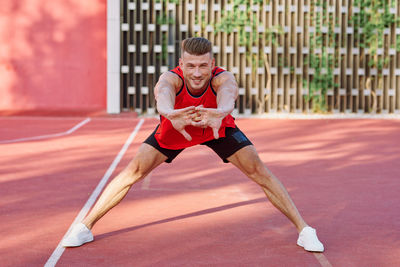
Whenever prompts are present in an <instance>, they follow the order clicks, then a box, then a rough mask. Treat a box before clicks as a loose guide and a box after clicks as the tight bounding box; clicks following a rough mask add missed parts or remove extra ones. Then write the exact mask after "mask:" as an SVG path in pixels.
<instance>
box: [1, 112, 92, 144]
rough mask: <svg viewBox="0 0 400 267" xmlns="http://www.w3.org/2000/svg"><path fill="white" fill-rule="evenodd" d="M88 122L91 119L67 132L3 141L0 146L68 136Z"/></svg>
mask: <svg viewBox="0 0 400 267" xmlns="http://www.w3.org/2000/svg"><path fill="white" fill-rule="evenodd" d="M89 121H91V119H90V118H86V119H85V120H83V121H81V122H80V123H78V124H77V125H75V126H74V127H72V128H71V129H69V130H68V131H65V132H61V133H55V134H46V135H38V136H32V137H25V138H18V139H11V140H4V141H0V144H10V143H18V142H25V141H34V140H41V139H48V138H54V137H60V136H65V135H69V134H71V133H73V132H75V131H76V130H78V129H79V128H81V127H82V126H83V125H85V124H86V123H88V122H89Z"/></svg>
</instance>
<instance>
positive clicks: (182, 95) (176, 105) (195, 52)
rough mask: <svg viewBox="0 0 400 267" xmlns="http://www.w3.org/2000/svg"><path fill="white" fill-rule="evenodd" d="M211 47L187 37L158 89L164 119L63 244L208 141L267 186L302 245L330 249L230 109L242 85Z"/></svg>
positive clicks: (74, 242) (87, 235)
mask: <svg viewBox="0 0 400 267" xmlns="http://www.w3.org/2000/svg"><path fill="white" fill-rule="evenodd" d="M211 49H212V45H211V42H210V41H208V40H207V39H205V38H201V37H195V38H189V39H186V40H184V41H183V42H182V45H181V58H180V59H179V66H178V67H176V68H175V69H173V70H171V71H169V72H166V73H163V74H162V75H161V76H160V79H159V81H158V82H157V84H156V86H155V89H154V93H155V97H156V101H157V110H158V112H159V113H160V115H161V116H160V124H159V125H158V126H157V128H156V129H155V130H154V132H153V133H152V134H151V135H150V136H149V137H148V138H147V139H146V140H145V141H144V143H143V144H142V145H141V146H140V148H139V150H138V152H137V153H136V155H135V157H134V158H133V160H132V161H131V162H130V163H129V165H128V166H127V167H126V168H125V169H124V170H123V171H122V172H121V173H120V174H118V175H117V176H116V177H115V178H114V179H113V180H112V181H111V182H110V184H109V185H108V186H107V187H106V188H105V190H104V192H103V193H102V194H101V196H100V197H99V199H98V201H97V202H96V204H95V205H94V207H93V209H92V210H91V211H90V213H89V214H88V215H87V217H86V218H85V219H84V220H83V221H82V222H81V223H78V224H76V225H74V226H73V228H72V230H71V232H70V233H69V235H68V236H67V237H66V238H65V239H64V240H63V241H62V245H63V246H65V247H76V246H81V245H83V244H84V243H87V242H90V241H92V240H93V235H92V232H91V229H92V227H93V226H94V224H95V223H96V222H97V221H98V220H99V219H100V218H101V217H102V216H103V215H104V214H106V213H107V212H108V211H109V210H110V209H112V208H113V207H114V206H115V205H117V204H118V203H119V202H120V201H121V200H122V199H123V198H124V197H125V195H126V194H127V193H128V191H129V189H130V188H131V187H132V185H133V184H135V183H136V182H138V181H140V180H141V179H143V178H144V177H146V175H148V174H149V173H150V172H151V171H152V170H153V169H154V168H156V167H157V166H159V165H160V164H161V163H163V162H167V163H170V162H172V160H173V159H174V158H175V157H176V156H177V155H178V154H179V153H180V152H182V151H183V150H184V149H185V148H187V147H190V146H194V145H198V144H202V145H206V146H208V147H209V148H211V149H212V150H214V152H215V153H217V154H218V156H219V157H220V158H221V159H222V160H223V161H224V162H226V163H228V162H230V163H232V164H233V165H235V166H236V167H237V168H239V169H240V170H241V171H242V172H243V173H244V174H245V175H246V176H248V177H249V178H250V179H252V180H253V181H254V182H256V183H257V184H258V185H259V186H261V188H262V189H263V190H264V192H265V194H266V195H267V197H268V199H269V200H270V201H271V203H272V204H273V205H274V206H275V207H276V208H277V209H278V210H280V211H281V212H282V213H283V214H284V215H286V216H287V218H289V220H290V221H291V222H292V223H293V224H294V225H295V227H296V229H297V231H298V232H299V237H298V240H297V245H299V246H301V247H303V248H304V249H305V250H307V251H317V252H322V251H324V246H323V245H322V243H321V242H320V241H319V240H318V238H317V234H316V231H315V229H313V228H311V227H310V226H308V225H307V223H306V222H305V221H304V220H303V218H302V217H301V215H300V213H299V211H298V210H297V208H296V206H295V205H294V203H293V201H292V200H291V198H290V196H289V194H288V192H287V191H286V189H285V187H284V186H283V185H282V183H281V182H280V181H279V180H278V179H277V178H276V177H275V176H274V175H273V174H272V173H271V172H270V171H269V170H268V169H267V167H266V166H265V165H264V164H263V162H262V161H261V160H260V158H259V156H258V154H257V152H256V150H255V148H254V146H253V144H252V143H251V142H250V140H249V139H248V138H247V137H246V136H245V135H244V133H243V132H242V131H241V130H240V129H239V128H238V127H237V126H236V125H235V122H234V119H233V117H232V116H231V115H230V113H231V112H232V111H233V109H234V105H235V100H236V98H237V95H238V85H237V83H236V80H235V77H234V76H233V75H232V74H231V73H229V72H227V71H225V70H223V69H221V68H219V67H215V59H214V58H213V55H212V50H211Z"/></svg>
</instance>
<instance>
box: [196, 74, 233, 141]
mask: <svg viewBox="0 0 400 267" xmlns="http://www.w3.org/2000/svg"><path fill="white" fill-rule="evenodd" d="M212 86H213V88H214V90H215V91H216V93H217V108H216V109H214V108H203V107H196V111H198V112H199V113H200V115H201V119H200V120H199V121H198V122H195V123H192V125H194V126H198V127H211V128H212V130H213V133H214V138H215V139H218V138H219V134H218V131H219V128H220V127H221V124H222V119H223V118H225V117H226V116H227V115H228V114H230V113H231V112H232V111H233V109H234V107H235V100H236V98H237V96H238V91H239V88H238V85H237V83H236V79H235V77H234V76H233V74H232V73H230V72H224V73H221V74H220V75H218V76H216V77H215V78H214V79H213V80H212Z"/></svg>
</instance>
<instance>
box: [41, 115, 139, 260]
mask: <svg viewBox="0 0 400 267" xmlns="http://www.w3.org/2000/svg"><path fill="white" fill-rule="evenodd" d="M143 122H144V119H141V120H140V121H139V123H138V124H137V125H136V127H135V129H134V130H133V132H132V133H131V135H130V136H129V137H128V139H127V140H126V142H125V144H124V146H123V147H122V148H121V150H120V151H119V153H118V155H117V156H116V157H115V159H114V161H113V162H112V163H111V165H110V167H109V168H108V170H107V171H106V173H105V174H104V176H103V178H101V180H100V182H99V184H98V185H97V187H96V189H95V190H94V191H93V193H92V194H91V195H90V197H89V199H88V200H87V202H86V204H85V205H84V206H83V208H82V209H81V211H80V212H79V214H78V216H76V218H75V220H74V221H73V222H72V224H71V226H70V227H69V228H68V231H67V232H66V233H65V235H64V236H63V238H62V239H61V241H62V240H63V239H64V237H65V236H67V235H68V233H69V232H70V231H71V228H72V226H73V225H74V224H76V223H77V222H80V221H82V220H83V218H84V217H85V216H86V214H87V213H88V212H89V210H90V208H91V207H92V206H93V204H94V202H95V201H96V199H97V197H98V196H99V195H100V193H101V191H102V190H103V188H104V186H105V185H106V183H107V181H108V179H109V178H110V177H111V175H112V173H113V172H114V170H115V168H116V167H117V165H118V163H119V162H120V161H121V159H122V157H123V155H124V154H125V152H126V150H127V149H128V147H129V146H130V144H131V143H132V141H133V140H134V139H135V136H136V134H137V133H138V132H139V129H140V127H141V126H142V124H143ZM61 241H60V242H59V243H58V245H57V247H56V249H55V250H54V251H53V254H51V256H50V258H49V259H48V260H47V262H46V264H45V265H44V266H45V267H53V266H55V265H56V264H57V262H58V260H59V259H60V257H61V255H62V254H63V253H64V250H65V248H64V247H63V246H62V245H61Z"/></svg>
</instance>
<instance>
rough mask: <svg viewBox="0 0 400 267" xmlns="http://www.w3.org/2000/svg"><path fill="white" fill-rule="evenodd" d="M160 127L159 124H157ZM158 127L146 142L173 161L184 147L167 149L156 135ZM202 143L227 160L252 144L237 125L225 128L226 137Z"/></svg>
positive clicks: (167, 160) (226, 161)
mask: <svg viewBox="0 0 400 267" xmlns="http://www.w3.org/2000/svg"><path fill="white" fill-rule="evenodd" d="M157 128H158V126H157ZM157 128H156V129H155V130H154V132H153V133H152V134H151V135H150V136H149V137H148V138H147V139H146V140H145V141H144V143H146V144H149V145H151V146H152V147H154V148H155V149H157V150H158V151H160V152H161V153H162V154H164V155H165V156H167V157H168V158H167V159H166V160H165V162H167V163H171V162H172V161H173V160H174V158H175V157H176V156H178V155H179V153H181V152H182V151H183V150H184V149H178V150H175V149H167V148H163V147H160V145H159V144H158V142H157V139H156V138H155V137H154V134H155V133H156V131H157ZM201 145H205V146H208V147H209V148H211V149H212V150H214V152H215V153H217V155H218V156H219V157H220V158H221V159H222V160H223V161H224V162H225V163H228V162H229V161H228V160H227V158H229V157H230V156H232V155H233V154H235V152H236V151H238V150H239V149H241V148H243V147H245V146H249V145H252V143H251V142H250V140H249V139H248V138H247V137H246V135H244V133H243V132H242V131H241V130H240V129H239V128H238V127H237V126H236V128H230V127H227V128H225V137H221V138H218V139H213V140H210V141H207V142H204V143H202V144H201Z"/></svg>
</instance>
